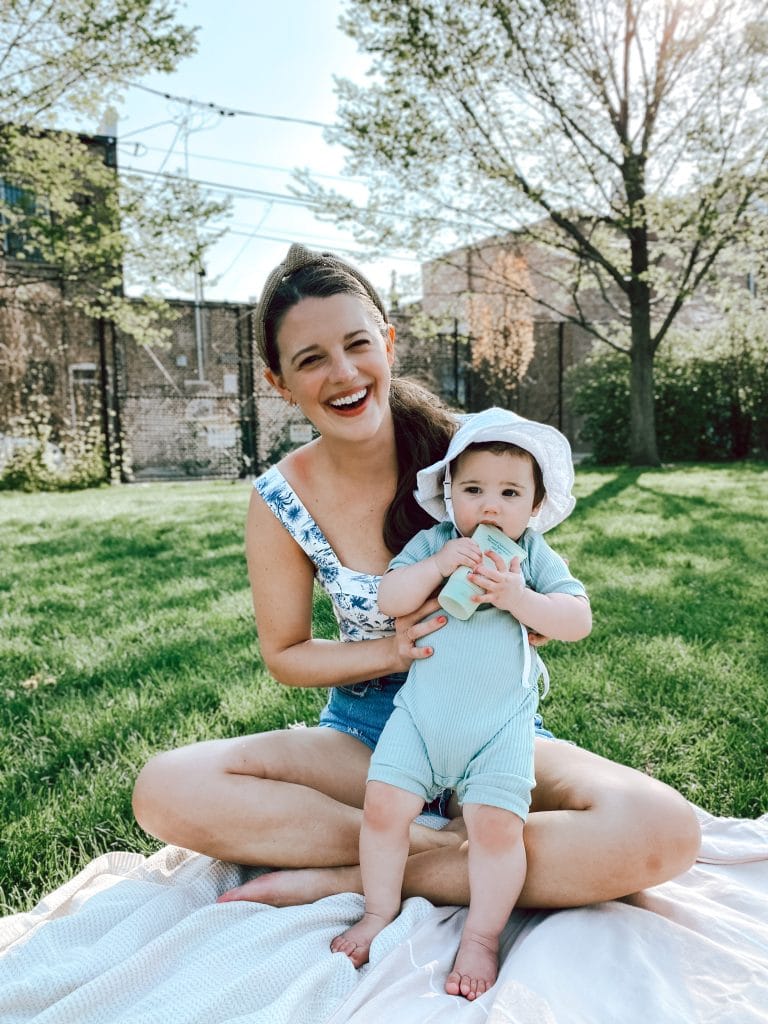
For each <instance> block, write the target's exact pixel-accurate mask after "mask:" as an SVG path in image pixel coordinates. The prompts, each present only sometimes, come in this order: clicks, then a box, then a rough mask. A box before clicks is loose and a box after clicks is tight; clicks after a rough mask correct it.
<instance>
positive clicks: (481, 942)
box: [445, 928, 499, 1000]
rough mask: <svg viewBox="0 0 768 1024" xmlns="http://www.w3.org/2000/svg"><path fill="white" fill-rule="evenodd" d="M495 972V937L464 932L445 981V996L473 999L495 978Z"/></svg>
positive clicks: (497, 957) (496, 937)
mask: <svg viewBox="0 0 768 1024" xmlns="http://www.w3.org/2000/svg"><path fill="white" fill-rule="evenodd" d="M498 973H499V937H498V935H497V936H495V937H493V936H488V935H482V934H481V933H480V932H467V930H466V928H465V929H464V934H463V935H462V936H461V944H460V946H459V951H458V953H457V954H456V959H455V960H454V962H453V970H452V971H451V973H450V974H449V975H448V977H447V979H446V982H445V991H446V992H447V993H448V995H449V996H464V998H465V999H469V1000H472V999H477V998H478V996H481V995H483V993H484V992H487V991H488V989H489V988H490V987H491V985H493V983H494V982H495V981H496V976H497V974H498Z"/></svg>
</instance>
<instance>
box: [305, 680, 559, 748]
mask: <svg viewBox="0 0 768 1024" xmlns="http://www.w3.org/2000/svg"><path fill="white" fill-rule="evenodd" d="M407 675H408V673H407V672H396V673H394V674H393V675H391V676H382V677H381V678H380V679H369V680H367V682H364V683H353V684H352V685H350V686H334V687H332V689H331V690H330V692H329V695H328V703H327V704H326V705H325V707H324V708H323V710H322V711H321V713H320V722H319V725H321V726H324V727H325V728H326V729H336V731H337V732H345V733H347V735H348V736H354V737H355V739H358V740H360V742H361V743H364V744H365V745H366V747H368V748H369V750H373V749H374V747H375V746H376V743H377V742H378V739H379V736H380V735H381V730H382V729H383V728H384V724H385V722H386V721H387V719H388V718H389V716H390V715H391V714H392V701H393V700H394V697H395V694H396V693H397V691H398V690H399V689H400V687H401V686H402V685H403V683H404V682H405V679H406V676H407ZM533 726H534V732H535V734H536V736H543V737H545V738H546V739H551V740H553V739H555V737H554V735H553V734H552V733H551V732H550V731H549V729H545V728H544V726H543V724H542V719H541V715H538V714H537V715H534V719H533Z"/></svg>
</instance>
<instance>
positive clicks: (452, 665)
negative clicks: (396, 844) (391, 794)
mask: <svg viewBox="0 0 768 1024" xmlns="http://www.w3.org/2000/svg"><path fill="white" fill-rule="evenodd" d="M455 536H457V532H456V530H455V528H454V527H453V525H452V524H451V523H439V524H438V525H436V526H434V527H432V529H430V530H423V531H422V532H421V533H419V534H417V535H416V536H415V537H414V538H413V539H412V540H411V541H410V542H409V543H408V544H407V545H406V547H405V548H404V549H403V551H402V552H401V553H400V554H399V555H397V556H396V557H395V558H394V559H393V560H392V561H391V563H390V566H389V567H390V569H396V568H399V567H401V566H405V565H412V564H413V563H415V562H420V561H423V560H424V559H425V558H428V557H429V556H430V555H433V554H435V553H436V552H437V551H439V550H440V549H441V548H442V547H443V546H444V544H445V543H446V542H447V541H448V540H451V539H452V538H453V537H455ZM518 543H519V544H520V546H521V547H522V548H523V549H524V550H525V552H526V556H527V557H526V558H525V559H524V560H523V562H522V571H523V576H524V579H525V581H526V584H527V585H528V586H530V587H531V588H532V589H534V590H536V591H537V592H538V593H542V594H551V593H565V594H573V595H578V596H584V595H585V590H584V587H583V585H582V584H581V583H580V582H579V581H578V580H577V579H575V578H574V577H573V576H571V574H570V572H569V570H568V566H567V565H566V564H565V562H564V561H563V560H562V558H560V556H559V555H557V554H555V552H554V551H552V549H551V548H550V547H549V545H548V544H547V542H546V541H545V540H544V538H543V537H542V535H541V534H540V533H536V532H534V531H532V530H526V532H525V533H524V534H523V536H522V537H521V538H520V539H519V541H518ZM421 643H422V644H426V645H427V646H430V647H434V654H433V655H432V657H430V658H425V659H419V660H416V661H414V662H413V664H412V665H411V669H410V671H409V673H408V679H407V681H406V683H405V685H404V686H403V687H402V688H401V689H400V690H399V691H398V693H397V695H396V697H395V710H394V711H393V713H392V716H391V717H390V719H389V721H388V722H387V724H386V726H385V727H384V732H383V733H382V735H381V738H380V739H379V742H378V744H377V746H376V750H375V752H374V755H373V758H372V760H371V767H370V770H369V774H368V778H369V779H376V780H378V781H381V782H388V783H390V784H391V785H394V786H398V787H399V788H401V789H406V790H408V791H409V792H413V793H415V794H417V795H419V796H423V797H424V799H425V800H431V799H432V798H433V797H434V796H436V795H437V794H438V793H439V792H440V791H441V790H443V789H446V788H455V789H456V791H457V795H458V797H459V800H460V801H461V802H462V803H464V802H471V803H483V804H490V805H491V806H494V807H504V808H506V809H507V810H511V811H514V813H515V814H517V815H519V816H520V817H521V818H523V819H525V817H526V815H527V812H528V805H529V803H530V793H531V789H532V788H533V785H534V776H533V739H534V728H533V716H534V713H535V711H536V707H537V704H538V689H537V686H536V682H537V679H538V676H539V674H540V671H541V669H540V666H539V661H538V657H537V656H535V655H534V656H533V657H529V659H526V656H525V654H526V652H525V645H527V643H528V641H527V635H526V634H525V630H524V629H522V628H521V626H520V624H519V623H518V621H517V620H516V619H515V618H514V617H513V616H512V615H510V614H509V612H506V611H500V610H499V609H497V608H494V607H493V606H491V605H481V606H480V607H479V609H478V610H477V611H476V612H475V613H474V614H473V615H472V617H471V618H469V619H467V620H466V621H462V620H460V619H456V618H453V617H452V616H448V622H447V623H446V625H445V626H443V627H442V628H441V629H440V630H438V631H437V632H435V633H432V634H431V635H430V636H428V637H426V638H425V639H424V640H423V641H421ZM526 660H528V661H529V663H530V664H531V671H530V673H529V676H528V678H527V679H523V678H522V674H523V666H524V664H525V663H526Z"/></svg>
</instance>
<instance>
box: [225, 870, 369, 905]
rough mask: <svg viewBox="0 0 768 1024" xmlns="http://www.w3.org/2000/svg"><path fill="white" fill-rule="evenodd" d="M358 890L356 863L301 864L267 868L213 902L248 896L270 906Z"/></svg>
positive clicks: (228, 901) (253, 900) (311, 901)
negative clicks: (336, 865)
mask: <svg viewBox="0 0 768 1024" xmlns="http://www.w3.org/2000/svg"><path fill="white" fill-rule="evenodd" d="M361 891H362V889H361V883H360V869H359V868H358V867H344V868H302V869H301V870H298V871H269V872H267V874H265V875H259V876H258V877H257V878H252V879H251V880H250V881H249V882H245V884H243V885H238V886H236V887H235V888H234V889H228V890H227V892H223V893H222V894H221V896H219V898H218V899H217V900H216V902H217V903H230V902H233V901H234V900H249V901H250V902H251V903H266V904H268V905H269V906H271V907H296V906H298V905H299V904H302V903H314V902H315V900H321V899H323V897H324V896H335V895H336V894H337V893H340V892H361Z"/></svg>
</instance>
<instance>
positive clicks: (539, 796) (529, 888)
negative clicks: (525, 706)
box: [251, 739, 700, 908]
mask: <svg viewBox="0 0 768 1024" xmlns="http://www.w3.org/2000/svg"><path fill="white" fill-rule="evenodd" d="M460 835H461V833H460V832H458V831H456V832H454V833H453V838H458V837H460ZM446 838H448V837H447V836H446ZM523 839H524V842H525V847H526V854H527V860H528V872H527V875H526V880H525V885H524V886H523V890H522V892H521V894H520V899H519V901H518V905H519V906H523V907H551V908H557V907H577V906H583V905H585V904H588V903H596V902H600V901H602V900H609V899H616V898H619V897H621V896H626V895H629V894H630V893H633V892H637V891H638V890H640V889H646V888H648V887H650V886H653V885H659V884H660V883H661V882H664V881H666V880H667V879H669V878H673V877H674V876H675V875H679V874H682V872H683V871H686V870H687V869H688V868H689V867H690V866H691V864H693V862H694V860H695V859H696V854H697V852H698V849H699V840H700V836H699V827H698V824H697V821H696V816H695V814H694V813H693V810H692V808H691V807H690V805H689V804H688V803H687V801H686V800H684V798H683V797H682V796H680V794H679V793H677V792H676V791H675V790H674V789H671V788H670V787H669V786H665V785H664V784H663V783H661V782H658V781H657V780H655V779H651V778H648V776H646V775H643V774H642V773H641V772H637V771H635V770H634V769H632V768H627V767H625V766H624V765H619V764H616V763H615V762H613V761H608V760H606V759H605V758H602V757H599V756H598V755H596V754H591V753H589V752H588V751H586V750H582V749H581V748H579V747H572V746H570V745H569V744H566V743H556V742H553V741H552V740H546V739H537V740H536V788H535V790H534V792H533V797H532V803H531V814H530V815H529V817H528V820H527V822H526V824H525V828H524V830H523ZM256 881H257V882H259V883H261V887H260V892H259V895H258V896H254V897H251V898H258V899H261V900H262V901H264V902H268V903H274V905H276V906H287V905H290V904H292V903H294V902H295V903H302V902H306V900H307V898H309V896H310V895H311V898H312V899H320V898H321V897H322V896H329V895H331V894H333V893H337V892H350V891H351V892H361V891H362V886H361V881H360V872H359V868H357V867H346V868H335V869H334V868H332V869H328V870H313V871H310V872H303V871H290V872H282V873H280V874H271V875H265V876H263V878H260V879H256ZM406 896H425V897H426V898H427V899H430V900H432V902H433V903H436V904H452V903H456V904H464V905H466V904H468V903H469V884H468V880H467V864H466V844H461V845H458V846H449V847H447V848H445V849H430V850H428V851H425V852H414V853H413V854H412V855H411V856H410V857H409V858H408V861H407V863H406V867H405V876H404V880H403V897H406Z"/></svg>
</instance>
